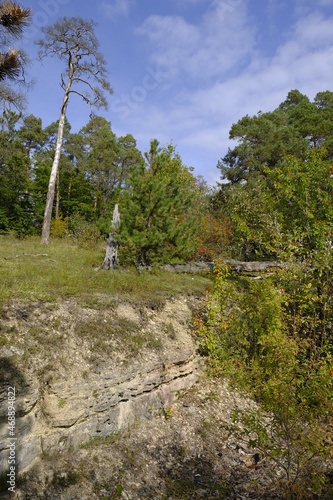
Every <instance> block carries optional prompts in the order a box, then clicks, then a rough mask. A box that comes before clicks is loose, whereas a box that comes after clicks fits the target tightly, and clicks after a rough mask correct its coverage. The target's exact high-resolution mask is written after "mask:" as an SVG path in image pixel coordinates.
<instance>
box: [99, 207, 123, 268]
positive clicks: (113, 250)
mask: <svg viewBox="0 0 333 500" xmlns="http://www.w3.org/2000/svg"><path fill="white" fill-rule="evenodd" d="M119 226H120V216H119V212H118V205H116V206H115V207H114V211H113V217H112V228H114V229H117V228H118V227H119ZM118 248H119V243H118V241H117V239H116V234H115V233H110V234H109V237H108V239H107V242H106V251H105V258H104V262H103V264H102V265H101V269H113V270H115V269H116V268H117V262H118Z"/></svg>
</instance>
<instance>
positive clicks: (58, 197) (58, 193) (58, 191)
mask: <svg viewBox="0 0 333 500" xmlns="http://www.w3.org/2000/svg"><path fill="white" fill-rule="evenodd" d="M59 202H60V179H59V168H58V171H57V198H56V213H55V217H56V219H58V217H59Z"/></svg>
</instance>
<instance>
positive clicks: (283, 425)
mask: <svg viewBox="0 0 333 500" xmlns="http://www.w3.org/2000/svg"><path fill="white" fill-rule="evenodd" d="M321 283H324V281H323V279H322V281H321ZM326 284H327V282H326ZM282 285H283V286H282ZM326 292H327V290H326V289H325V286H324V285H323V286H322V287H321V288H320V293H319V292H318V288H317V287H314V286H313V285H312V283H311V280H310V275H309V276H308V279H307V278H306V273H304V269H303V274H302V276H301V279H300V274H299V273H298V271H297V270H295V269H294V270H291V271H284V272H283V273H282V274H277V276H273V277H267V276H266V277H265V276H264V277H263V279H261V280H259V281H255V280H252V279H250V278H239V277H237V278H234V277H231V276H230V274H229V270H228V268H227V267H226V266H225V265H223V264H218V265H217V266H216V268H215V286H214V290H213V291H212V293H210V294H208V300H207V304H206V310H205V311H204V310H201V311H198V313H197V315H196V319H195V326H196V328H197V333H198V334H199V335H200V337H201V338H202V341H201V350H202V352H203V353H204V354H206V355H207V356H209V358H210V361H211V367H213V369H214V370H215V374H220V373H221V372H222V373H223V374H225V375H228V376H229V378H230V380H231V381H232V382H233V383H234V384H235V386H236V387H238V388H240V389H242V390H245V391H246V392H247V393H249V394H250V395H251V396H252V397H253V398H254V399H255V401H257V403H258V404H259V407H258V409H257V410H253V411H249V410H247V411H238V412H236V413H235V415H234V423H235V424H237V425H236V426H234V427H233V432H236V433H238V434H239V435H242V436H243V437H247V438H248V443H249V445H250V446H252V447H253V448H254V449H255V450H256V451H257V452H260V454H261V455H264V456H266V457H267V458H268V459H269V460H270V463H271V465H272V467H271V469H272V471H273V472H276V471H277V469H278V470H279V471H280V474H281V471H282V472H283V475H282V476H281V477H280V479H279V480H278V481H277V479H276V478H277V477H278V474H276V475H275V477H274V481H275V486H276V487H278V488H279V489H280V490H282V491H283V494H284V495H285V496H286V498H307V497H308V496H307V495H313V494H320V493H321V491H322V489H323V487H324V484H325V472H326V471H325V460H326V459H327V458H328V456H329V454H330V447H329V443H330V439H329V426H328V425H327V422H329V418H330V415H332V410H333V380H332V373H333V371H332V366H333V365H332V358H331V354H330V343H329V342H324V341H323V336H322V331H321V329H322V327H323V324H322V321H320V320H319V319H318V318H317V317H319V316H320V314H319V313H320V307H319V305H320V304H321V306H322V308H324V309H325V311H326V316H325V321H326V322H327V320H328V315H327V311H328V306H327V302H326V300H324V298H323V297H324V296H325V294H326ZM322 312H323V311H322ZM316 318H317V319H318V321H316ZM238 424H240V425H238ZM273 476H274V475H273Z"/></svg>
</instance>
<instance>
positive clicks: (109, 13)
mask: <svg viewBox="0 0 333 500" xmlns="http://www.w3.org/2000/svg"><path fill="white" fill-rule="evenodd" d="M134 3H135V0H113V1H112V2H107V1H103V2H102V4H101V10H102V12H103V13H104V15H105V16H106V17H108V18H109V19H111V20H112V21H116V20H117V19H118V18H119V17H121V16H128V14H129V11H130V8H131V7H132V5H134Z"/></svg>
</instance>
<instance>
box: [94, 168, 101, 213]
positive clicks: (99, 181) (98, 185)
mask: <svg viewBox="0 0 333 500" xmlns="http://www.w3.org/2000/svg"><path fill="white" fill-rule="evenodd" d="M101 176H102V171H101V169H100V168H99V169H98V177H97V190H96V198H95V205H94V212H95V213H96V212H97V204H98V197H99V191H100V186H101Z"/></svg>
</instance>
